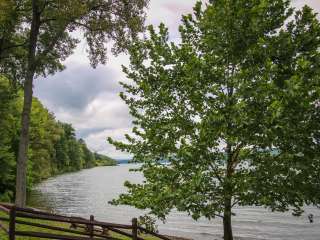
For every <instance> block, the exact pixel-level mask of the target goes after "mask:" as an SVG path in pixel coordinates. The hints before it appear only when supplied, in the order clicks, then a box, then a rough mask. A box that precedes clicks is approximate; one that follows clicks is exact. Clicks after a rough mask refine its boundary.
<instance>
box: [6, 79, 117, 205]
mask: <svg viewBox="0 0 320 240" xmlns="http://www.w3.org/2000/svg"><path fill="white" fill-rule="evenodd" d="M22 102H23V96H22V93H21V92H19V91H16V90H15V89H13V87H12V86H10V83H9V81H8V80H7V79H6V78H4V77H3V76H0V201H9V200H12V199H13V197H14V189H15V171H16V159H17V154H18V144H19V134H20V121H21V111H22ZM28 157H29V161H28V188H29V189H30V187H31V186H32V185H33V184H35V183H38V182H39V181H41V180H43V179H46V178H48V177H50V176H53V175H56V174H60V173H64V172H71V171H77V170H80V169H83V168H90V167H94V166H101V165H115V164H116V161H115V160H113V159H111V158H109V157H107V156H104V155H101V154H98V153H93V152H91V151H90V150H89V149H88V147H87V145H86V143H85V141H84V140H83V139H77V138H76V135H75V130H74V128H73V127H72V125H71V124H67V123H63V122H60V121H57V120H56V119H55V117H54V115H53V114H52V113H50V112H49V111H48V109H46V108H45V107H44V106H43V105H42V104H41V102H40V101H39V100H38V99H37V98H33V103H32V113H31V125H30V147H29V153H28Z"/></svg>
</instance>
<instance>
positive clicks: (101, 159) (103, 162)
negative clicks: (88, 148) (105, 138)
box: [94, 152, 118, 166]
mask: <svg viewBox="0 0 320 240" xmlns="http://www.w3.org/2000/svg"><path fill="white" fill-rule="evenodd" d="M94 157H95V161H96V165H97V166H114V165H117V164H118V163H117V161H116V160H114V159H112V158H110V157H108V156H106V155H103V154H99V153H96V152H95V153H94Z"/></svg>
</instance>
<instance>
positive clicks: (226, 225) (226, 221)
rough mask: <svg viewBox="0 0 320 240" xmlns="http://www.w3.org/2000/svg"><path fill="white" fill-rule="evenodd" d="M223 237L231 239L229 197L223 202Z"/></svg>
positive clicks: (226, 239)
mask: <svg viewBox="0 0 320 240" xmlns="http://www.w3.org/2000/svg"><path fill="white" fill-rule="evenodd" d="M223 239H224V240H233V234H232V225H231V199H226V200H225V202H224V215H223Z"/></svg>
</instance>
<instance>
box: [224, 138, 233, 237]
mask: <svg viewBox="0 0 320 240" xmlns="http://www.w3.org/2000/svg"><path fill="white" fill-rule="evenodd" d="M226 154H227V169H226V178H225V181H226V182H225V189H224V190H225V196H224V215H223V239H224V240H233V234H232V225H231V208H232V205H231V204H232V203H231V201H232V191H233V187H232V185H231V182H230V181H231V178H232V174H233V171H234V169H233V162H232V147H231V144H229V143H227V147H226Z"/></svg>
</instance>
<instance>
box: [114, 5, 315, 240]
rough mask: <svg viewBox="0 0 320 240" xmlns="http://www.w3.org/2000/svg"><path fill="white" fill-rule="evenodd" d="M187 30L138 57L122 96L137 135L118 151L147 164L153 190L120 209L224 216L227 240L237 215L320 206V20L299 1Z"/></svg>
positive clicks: (200, 11) (134, 189)
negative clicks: (296, 6)
mask: <svg viewBox="0 0 320 240" xmlns="http://www.w3.org/2000/svg"><path fill="white" fill-rule="evenodd" d="M182 20H183V24H182V25H181V26H180V28H179V31H180V35H181V42H180V43H178V44H175V43H172V42H169V34H168V29H167V28H166V27H165V26H164V25H160V27H159V32H156V31H155V30H154V29H153V27H152V26H150V27H149V37H147V38H146V39H143V40H140V41H135V43H134V44H132V46H131V48H130V66H129V67H124V72H125V73H126V74H127V77H128V78H129V79H131V80H132V84H128V83H123V86H124V88H125V90H126V93H122V94H121V97H122V98H123V99H124V101H125V102H126V103H127V104H128V106H129V108H130V113H131V114H132V116H133V117H134V122H133V123H134V125H135V126H134V128H133V131H132V134H131V135H127V136H126V138H127V141H126V142H117V141H114V140H112V139H110V138H109V142H111V143H112V144H114V145H115V146H116V147H117V148H118V149H120V150H123V151H127V152H129V153H131V154H132V155H133V160H134V161H135V162H138V163H142V165H141V167H140V168H139V170H140V171H141V172H142V173H143V174H144V177H145V181H144V182H143V183H141V184H131V183H129V182H127V183H126V186H127V187H128V190H129V192H128V193H126V194H122V195H120V197H119V198H118V199H116V200H114V201H113V203H114V204H129V205H133V206H135V207H137V208H143V209H145V208H147V209H150V210H151V213H153V214H156V215H157V216H158V217H161V218H165V216H166V215H167V214H168V213H169V212H170V210H171V209H172V208H176V209H178V210H179V211H186V212H188V213H189V214H190V215H192V217H193V218H194V219H198V218H199V217H201V216H203V217H206V218H208V219H210V218H214V217H221V218H222V219H223V228H224V239H225V240H232V239H233V233H232V224H231V218H232V208H233V207H234V206H236V205H258V206H265V207H269V208H271V209H272V210H278V211H287V210H289V209H290V208H291V209H293V210H294V212H293V213H294V214H299V213H301V211H302V208H303V205H304V204H315V205H317V204H319V203H320V177H319V174H320V158H319V130H320V124H319V106H320V105H319V102H318V101H319V99H320V98H319V97H320V96H319V94H320V92H319V86H320V83H319V76H320V75H319V74H320V66H319V64H320V53H319V47H320V25H319V22H318V20H317V18H316V14H315V13H313V12H312V9H310V8H309V7H307V6H306V7H304V8H303V9H302V10H301V11H294V10H293V9H291V8H290V1H289V0H214V1H210V3H208V5H206V6H201V4H200V3H197V4H196V6H195V8H194V13H193V14H189V15H186V16H183V19H182ZM163 161H166V162H167V163H168V164H163Z"/></svg>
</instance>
